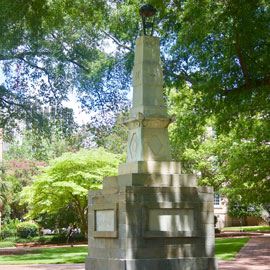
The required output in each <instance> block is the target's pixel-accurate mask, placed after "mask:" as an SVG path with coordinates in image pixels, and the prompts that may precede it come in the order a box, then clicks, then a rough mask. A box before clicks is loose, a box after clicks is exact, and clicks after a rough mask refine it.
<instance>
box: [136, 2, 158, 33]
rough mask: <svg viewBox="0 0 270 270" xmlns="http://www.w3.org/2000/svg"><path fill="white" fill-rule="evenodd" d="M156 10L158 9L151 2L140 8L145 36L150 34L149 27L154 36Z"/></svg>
mask: <svg viewBox="0 0 270 270" xmlns="http://www.w3.org/2000/svg"><path fill="white" fill-rule="evenodd" d="M156 12H157V10H156V9H155V8H154V7H153V6H152V5H150V4H145V5H143V6H142V7H141V8H140V15H141V17H142V22H143V33H144V35H145V36H149V34H147V30H148V29H150V36H153V33H154V23H155V14H156Z"/></svg>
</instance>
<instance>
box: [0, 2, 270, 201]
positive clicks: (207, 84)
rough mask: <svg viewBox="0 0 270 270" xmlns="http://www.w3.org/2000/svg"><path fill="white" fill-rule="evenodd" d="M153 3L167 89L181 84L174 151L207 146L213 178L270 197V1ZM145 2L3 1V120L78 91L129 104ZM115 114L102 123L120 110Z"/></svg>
mask: <svg viewBox="0 0 270 270" xmlns="http://www.w3.org/2000/svg"><path fill="white" fill-rule="evenodd" d="M149 3H150V4H152V5H153V6H155V7H156V8H157V10H158V12H157V16H156V22H157V23H156V26H155V29H156V30H155V35H157V36H159V38H160V41H161V56H162V61H163V69H164V80H165V89H166V93H169V91H168V92H167V89H171V91H175V98H176V100H174V102H175V106H176V107H175V111H176V112H177V113H178V118H177V122H176V123H177V127H176V128H175V129H174V130H173V135H172V141H173V143H175V145H174V150H173V151H174V156H175V157H176V158H180V159H184V160H187V159H188V158H187V156H188V153H189V154H190V155H191V156H190V157H192V156H193V157H195V156H196V155H197V154H198V153H201V156H200V161H201V162H202V163H201V164H200V166H199V167H198V168H204V171H203V172H202V173H204V175H206V174H207V175H208V176H207V177H208V180H209V181H210V180H211V179H212V180H213V179H217V181H214V183H213V184H214V185H215V186H216V187H217V188H219V187H221V186H222V184H221V183H225V182H226V183H230V184H231V187H233V186H234V184H235V191H237V189H238V188H239V187H241V189H242V188H243V189H242V190H244V191H247V194H250V197H249V196H247V197H249V198H250V199H256V198H259V197H258V194H261V193H264V194H267V195H266V196H264V198H265V200H264V201H266V200H269V198H268V196H269V195H268V194H269V189H270V187H269V179H270V178H269V177H270V175H269V169H268V168H269V160H270V151H269V147H270V144H269V142H270V125H269V115H270V105H269V104H270V103H269V99H270V67H269V65H270V39H269V30H270V3H269V1H266V0H253V1H250V0H227V1H224V0H216V1H212V0H202V1H198V0H174V1H171V0H164V1H159V0H152V1H149ZM140 4H141V3H140V2H139V1H137V0H106V1H105V0H93V1H89V0H73V1H70V0H50V1H49V0H42V1H40V0H33V1H27V0H20V1H12V0H0V23H1V26H2V27H1V29H0V34H1V37H2V38H1V40H0V62H1V67H3V68H2V70H3V72H4V74H5V76H6V78H7V80H6V82H5V83H3V84H2V85H1V88H0V102H1V103H0V106H1V111H0V113H1V118H0V121H1V123H0V126H3V125H5V126H8V123H9V121H11V119H13V118H16V117H17V118H18V117H19V118H20V117H22V116H21V115H23V116H24V114H25V111H29V109H30V108H36V107H35V106H34V105H35V104H37V105H42V104H45V103H46V104H50V105H52V106H56V108H58V107H61V102H62V100H65V99H66V98H67V95H68V92H69V91H72V90H73V91H76V92H77V93H78V96H79V100H80V101H81V102H82V104H83V106H84V107H85V108H87V109H89V110H93V111H101V112H102V113H105V114H106V113H108V112H111V111H114V112H116V111H119V110H120V111H121V110H122V109H123V108H124V107H126V105H127V103H128V99H127V93H128V90H129V88H130V85H131V70H132V66H133V57H134V47H135V39H136V37H138V36H139V35H140V33H141V22H140V17H139V8H140ZM109 49H110V50H109ZM183 101H187V102H188V103H184V102H183ZM33 104H34V105H33ZM177 106H178V107H177ZM179 106H182V107H181V108H180V107H179ZM181 109H183V110H184V112H185V115H184V114H183V113H182V114H181ZM13 112H14V113H13ZM21 112H23V113H21ZM182 112H183V111H182ZM12 113H13V114H12ZM107 116H108V117H107V118H106V117H100V118H99V119H98V121H96V125H99V124H101V126H102V124H103V119H107V120H108V119H109V120H110V118H111V116H112V114H110V113H108V114H107ZM30 118H31V119H32V118H33V117H30ZM207 126H211V127H212V128H213V131H214V136H213V137H212V139H211V140H210V139H206V140H204V139H203V138H205V130H206V127H207ZM177 136H178V137H177ZM180 138H181V139H183V141H180ZM202 142H203V143H202ZM207 144H211V147H210V146H209V145H208V146H207ZM176 146H179V148H177V147H176ZM210 150H212V152H210ZM192 151H194V152H192ZM192 154H194V155H192ZM211 160H212V161H211ZM203 161H205V163H203ZM210 161H211V163H209V162H210ZM189 162H190V163H189V164H196V161H195V159H193V161H192V162H191V160H189ZM197 165H198V164H197ZM203 166H204V167H203ZM208 166H210V167H211V168H210V167H208ZM217 168H218V169H217ZM213 172H214V174H213ZM216 177H217V178H216ZM204 179H206V178H204ZM208 180H207V182H209V181H208ZM210 182H211V181H210ZM212 182H213V181H212ZM241 189H240V190H241ZM238 190H239V189H238ZM240 190H239V192H238V194H240ZM254 190H257V193H256V192H253V191H254Z"/></svg>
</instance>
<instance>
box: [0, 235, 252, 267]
mask: <svg viewBox="0 0 270 270" xmlns="http://www.w3.org/2000/svg"><path fill="white" fill-rule="evenodd" d="M248 240H249V238H224V239H223V238H219V239H216V247H215V250H216V257H217V258H219V259H221V260H232V259H234V257H235V255H236V254H237V253H238V252H239V250H240V249H241V247H242V246H244V245H245V244H246V243H247V241H248ZM87 249H88V247H87V246H85V247H73V248H71V247H65V248H41V249H31V251H30V250H29V253H27V254H24V255H12V256H0V265H1V264H2V265H4V264H59V263H84V262H85V258H86V256H87ZM30 252H31V253H30Z"/></svg>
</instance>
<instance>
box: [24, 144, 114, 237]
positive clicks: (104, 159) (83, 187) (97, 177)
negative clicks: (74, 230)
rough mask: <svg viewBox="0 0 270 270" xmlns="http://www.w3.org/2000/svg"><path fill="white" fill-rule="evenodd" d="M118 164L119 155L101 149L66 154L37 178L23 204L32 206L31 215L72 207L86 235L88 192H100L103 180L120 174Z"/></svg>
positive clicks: (26, 189)
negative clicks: (97, 190)
mask: <svg viewBox="0 0 270 270" xmlns="http://www.w3.org/2000/svg"><path fill="white" fill-rule="evenodd" d="M118 164H119V158H118V156H117V155H115V154H112V153H109V152H106V151H105V150H104V149H102V148H99V149H91V150H81V151H80V152H78V153H65V154H64V155H62V156H61V157H59V158H57V159H55V160H52V161H50V166H48V167H46V168H44V170H43V173H42V174H41V175H38V176H36V177H34V182H33V185H32V186H28V187H25V188H24V189H23V191H22V202H25V203H28V204H29V205H30V207H31V211H30V213H29V215H28V216H29V217H32V218H35V217H38V215H39V214H43V213H47V214H54V213H57V212H58V211H59V210H60V209H63V208H65V207H68V206H70V207H72V208H73V209H74V211H75V213H76V216H78V219H79V221H80V227H81V229H82V231H83V232H84V233H85V232H86V230H87V200H88V198H87V195H88V190H93V189H100V188H101V187H102V180H103V177H105V176H112V175H116V174H117V166H118Z"/></svg>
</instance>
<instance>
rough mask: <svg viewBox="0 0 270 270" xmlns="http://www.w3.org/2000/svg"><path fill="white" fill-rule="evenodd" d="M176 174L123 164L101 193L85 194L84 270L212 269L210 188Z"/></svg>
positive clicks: (150, 165) (174, 168)
mask: <svg viewBox="0 0 270 270" xmlns="http://www.w3.org/2000/svg"><path fill="white" fill-rule="evenodd" d="M135 165H136V166H135ZM158 165H159V166H158ZM179 169H180V164H179V163H178V164H177V163H176V162H143V163H142V162H138V163H137V164H127V165H126V168H124V166H121V167H120V174H119V175H118V176H114V177H108V178H105V179H104V182H103V190H92V191H89V204H88V220H89V224H88V247H89V253H88V257H87V259H86V270H114V269H115V270H122V269H123V270H152V269H153V270H158V269H160V270H180V269H183V270H217V269H218V266H217V261H216V259H215V258H214V256H215V252H214V240H215V239H214V237H215V233H214V216H213V198H214V196H213V188H212V187H198V186H197V180H196V178H195V177H194V176H193V175H186V174H181V173H179ZM147 170H150V171H151V173H147ZM123 173H127V174H123Z"/></svg>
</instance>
